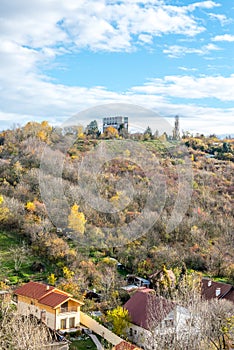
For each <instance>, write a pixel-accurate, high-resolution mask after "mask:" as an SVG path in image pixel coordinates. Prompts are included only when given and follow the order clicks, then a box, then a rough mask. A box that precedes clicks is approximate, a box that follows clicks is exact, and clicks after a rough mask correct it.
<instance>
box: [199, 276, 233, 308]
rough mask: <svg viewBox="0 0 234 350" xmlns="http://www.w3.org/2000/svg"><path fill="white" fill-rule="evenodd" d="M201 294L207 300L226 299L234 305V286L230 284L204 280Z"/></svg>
mask: <svg viewBox="0 0 234 350" xmlns="http://www.w3.org/2000/svg"><path fill="white" fill-rule="evenodd" d="M201 293H202V298H203V299H205V300H211V299H226V300H229V301H231V302H233V303H234V286H233V285H231V284H228V283H222V282H216V281H212V280H211V279H209V278H202V281H201Z"/></svg>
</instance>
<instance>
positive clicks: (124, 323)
mask: <svg viewBox="0 0 234 350" xmlns="http://www.w3.org/2000/svg"><path fill="white" fill-rule="evenodd" d="M107 320H108V321H109V322H110V323H111V324H112V327H113V332H114V333H115V334H117V335H119V336H126V330H127V327H128V326H129V323H130V316H129V313H128V310H126V309H124V308H123V307H121V306H117V307H116V308H115V309H113V310H108V311H107Z"/></svg>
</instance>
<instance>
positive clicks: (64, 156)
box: [0, 122, 234, 307]
mask: <svg viewBox="0 0 234 350" xmlns="http://www.w3.org/2000/svg"><path fill="white" fill-rule="evenodd" d="M115 137H116V136H115V135H101V136H100V137H93V136H92V135H91V136H87V135H85V134H83V133H82V132H80V131H79V130H76V132H74V130H66V131H64V130H60V129H55V128H52V127H51V126H50V125H49V124H48V123H47V122H42V123H41V124H39V123H34V122H32V123H28V124H27V125H26V126H24V127H22V128H16V129H14V130H6V131H4V132H2V133H1V134H0V164H1V167H0V206H1V214H0V224H1V233H0V240H1V243H2V244H1V248H0V249H1V252H0V261H1V272H0V279H1V281H6V282H7V283H8V284H15V283H19V282H23V281H28V280H29V279H39V280H40V279H41V280H46V279H47V278H49V281H50V282H51V283H54V282H55V280H56V279H57V282H59V283H60V285H61V286H62V287H63V288H64V289H66V290H70V291H72V293H74V294H75V295H77V296H80V295H81V294H82V293H83V292H84V290H86V289H89V288H96V289H97V290H99V291H102V292H103V293H106V302H108V303H111V302H112V299H113V298H115V297H114V296H113V291H115V290H117V289H118V288H117V287H118V285H119V284H121V283H122V282H123V281H122V277H121V275H119V274H116V272H114V273H113V274H112V275H110V274H109V276H108V273H109V272H110V271H112V270H110V269H111V264H110V262H108V261H107V260H106V261H105V259H103V258H105V257H107V256H111V257H113V258H116V259H117V260H118V261H119V262H120V263H122V264H123V265H124V267H125V271H127V272H130V273H137V274H138V275H140V276H142V277H147V276H148V275H149V274H151V273H153V272H155V271H157V270H159V269H161V268H162V266H163V265H165V266H166V267H167V268H168V269H173V270H174V271H175V272H176V273H177V275H179V273H180V271H181V269H182V268H183V266H186V268H187V270H188V271H192V270H195V271H197V272H201V273H202V274H204V275H209V276H212V277H214V278H219V279H222V280H224V281H227V282H230V283H233V282H234V264H233V261H234V260H233V259H234V248H233V246H234V245H233V243H234V242H233V216H232V208H233V199H232V197H231V196H232V194H233V168H234V163H233V140H231V139H229V140H223V141H220V140H218V139H217V138H215V136H213V137H209V138H206V137H204V136H197V137H192V136H188V135H184V138H183V139H182V143H183V144H184V146H185V147H186V149H187V151H186V152H188V156H189V158H190V160H191V166H192V171H193V181H192V184H191V185H192V189H193V193H192V197H191V202H190V204H189V206H188V207H187V208H186V213H185V215H184V217H183V220H182V221H181V222H180V224H179V225H178V226H177V227H176V228H174V229H173V230H172V231H170V232H168V231H167V230H166V226H167V223H168V220H169V218H170V216H171V213H172V211H173V208H174V205H175V201H176V198H177V194H178V181H179V180H178V168H177V166H178V165H182V166H183V164H184V159H183V157H182V156H181V154H180V153H179V152H177V153H175V152H173V151H172V150H173V147H175V145H176V143H175V142H174V141H171V140H165V139H163V138H162V137H161V138H160V137H158V138H153V137H152V138H149V137H148V136H147V137H145V136H144V135H137V136H136V135H134V137H133V136H131V135H130V136H129V137H130V138H131V139H134V141H132V142H135V144H134V147H133V148H132V149H130V150H129V149H126V151H125V158H126V159H124V157H122V158H121V159H119V158H118V157H113V158H112V159H105V154H106V153H105V154H104V159H103V164H101V165H102V166H101V167H100V169H99V167H98V166H97V170H99V171H100V176H99V177H98V180H99V184H98V191H99V192H100V194H101V198H102V199H103V201H104V203H106V201H108V202H110V203H113V205H114V206H115V208H117V209H119V210H116V211H115V212H111V210H109V211H108V210H106V211H105V210H101V209H100V210H97V208H92V207H91V204H92V203H90V198H91V199H92V200H93V201H95V193H96V192H94V196H93V197H92V196H91V197H90V198H88V195H90V193H91V191H96V190H95V189H94V188H93V187H92V180H93V179H92V176H93V175H92V172H90V169H89V168H88V166H89V165H90V164H96V165H97V163H98V160H99V159H101V158H100V157H101V155H100V154H101V153H100V154H99V153H98V157H99V158H98V157H97V158H95V157H96V155H97V152H100V149H99V148H98V147H99V145H100V144H101V143H102V144H103V145H104V146H102V147H107V149H109V150H111V151H112V152H113V154H114V155H115V154H118V152H119V150H116V149H114V148H113V147H116V143H114V144H113V146H112V141H113V138H115ZM117 141H119V142H121V140H120V139H118V140H116V142H117ZM127 145H131V144H129V143H127ZM45 147H47V148H45ZM121 147H122V146H121ZM47 149H49V150H50V151H49V152H51V153H48V154H50V157H49V158H48V159H47V161H48V160H49V161H48V164H49V163H50V165H48V164H47V163H46V162H45V164H47V166H48V169H49V170H48V174H47V177H46V180H45V178H44V180H43V181H44V183H45V181H46V191H44V192H43V189H42V186H41V184H40V183H39V179H40V166H41V163H42V159H43V157H44V156H43V151H44V152H45V150H47ZM141 150H142V154H141ZM92 152H93V153H92ZM116 152H117V153H116ZM134 152H135V153H134ZM144 152H146V153H145V154H146V155H147V159H145V156H144ZM90 154H91V155H92V154H94V156H93V160H92V161H94V163H87V167H86V168H84V170H83V173H82V176H83V179H85V182H84V184H86V185H87V188H86V189H85V188H83V189H81V188H80V187H79V182H78V180H79V176H81V175H80V173H79V169H80V168H81V167H82V166H84V165H82V164H84V162H85V161H87V159H89V157H91V156H90ZM44 155H45V153H44ZM131 157H132V158H131ZM130 159H132V161H130ZM135 160H137V161H138V164H137V163H136V162H135ZM56 161H57V163H56ZM59 162H60V163H59ZM62 162H63V163H62ZM82 162H83V163H82ZM95 162H96V163H95ZM147 162H149V166H148V165H147ZM151 162H152V164H157V172H158V173H157V174H158V176H159V177H160V176H161V175H162V179H163V180H161V182H159V184H162V185H163V186H164V185H165V186H166V190H165V193H166V194H165V193H164V192H160V191H159V192H158V193H159V194H160V195H162V198H161V201H162V203H161V202H160V201H159V199H158V198H157V201H155V202H154V200H155V198H156V197H152V198H151V197H150V196H151V194H150V187H149V186H150V182H149V177H150V175H152V174H151V173H150V164H151ZM51 164H53V167H52V165H51ZM56 164H57V166H56ZM141 165H143V166H144V165H145V166H146V167H148V169H147V172H146V171H145V169H143V168H142V167H141ZM50 167H51V168H50ZM60 168H62V175H61V177H62V179H60V178H59V177H58V175H59V172H56V170H57V169H60ZM151 170H152V169H151ZM58 171H60V170H58ZM125 176H127V177H128V181H130V182H131V185H130V184H129V183H128V182H127V184H128V185H129V187H128V188H129V193H130V192H131V191H130V189H131V186H133V187H134V191H135V192H134V195H133V197H132V198H130V199H131V200H129V193H128V191H127V192H126V191H124V190H123V188H122V187H121V186H123V185H124V183H122V182H121V181H122V179H124V181H125V180H126V179H125ZM60 180H61V181H62V182H59V181H60ZM158 181H159V180H158ZM59 183H60V185H61V183H62V189H63V192H62V193H63V196H64V197H63V198H60V197H58V198H57V197H54V198H53V199H54V204H53V205H52V206H51V203H50V208H48V207H46V206H45V203H44V199H45V198H46V199H47V200H48V198H49V199H50V198H52V197H53V193H52V192H53V191H54V187H53V186H57V187H55V188H56V189H58V186H59ZM54 184H55V185H54ZM56 184H57V185H56ZM89 186H90V187H89ZM52 190H53V191H52ZM85 190H87V191H88V192H84V191H85ZM82 191H83V192H82ZM81 192H82V193H81ZM86 193H87V194H88V195H87V197H85V195H86ZM158 193H157V196H158ZM81 194H82V195H81ZM183 196H186V192H184V193H183ZM164 197H165V198H164ZM64 198H66V205H65V206H63V205H64V202H63V200H64ZM148 198H151V203H150V204H149V207H150V208H151V209H152V208H153V209H152V210H153V211H154V212H155V215H158V216H159V218H158V220H156V221H155V223H153V224H151V225H150V226H149V229H147V227H146V228H143V229H142V232H133V235H132V236H131V232H126V231H124V230H123V229H122V227H127V226H126V225H127V224H129V223H130V224H131V223H133V224H134V223H135V222H136V221H137V220H138V218H139V217H140V214H141V213H142V212H143V210H144V207H145V206H146V205H148V204H147V200H148ZM156 202H157V205H156V204H155V203H156ZM99 203H100V202H99ZM159 204H160V205H159ZM153 205H154V206H153ZM61 208H62V209H61ZM52 210H54V212H53V215H52V216H51V211H52ZM48 214H50V216H49V215H48ZM64 217H65V219H66V220H65V219H64ZM51 218H52V221H51ZM144 218H146V220H145V222H146V221H147V220H148V217H147V216H146V215H145V216H144ZM56 220H57V221H56ZM56 222H57V223H59V225H55V224H56ZM133 224H132V225H133ZM141 224H142V225H144V224H145V223H144V222H142V223H141ZM124 225H125V226H124ZM56 226H57V227H56ZM128 227H129V226H128ZM132 227H134V226H132ZM22 256H24V258H22ZM21 260H22V261H21ZM38 262H41V265H40V264H39V267H38ZM53 274H54V275H53ZM108 278H109V279H108ZM107 285H108V286H110V288H109V287H108V288H107V287H106V286H107ZM87 307H89V306H87Z"/></svg>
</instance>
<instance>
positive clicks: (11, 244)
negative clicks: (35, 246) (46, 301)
mask: <svg viewBox="0 0 234 350" xmlns="http://www.w3.org/2000/svg"><path fill="white" fill-rule="evenodd" d="M22 244H23V239H22V237H20V236H19V235H17V234H16V233H13V232H12V233H10V232H5V231H0V281H4V280H5V279H7V280H9V284H12V285H14V284H18V283H21V282H24V283H25V282H28V281H29V280H44V279H46V277H47V275H48V271H46V272H42V273H39V272H34V271H32V269H31V266H32V264H33V262H34V261H36V260H39V258H36V257H35V256H33V255H31V254H30V252H29V253H27V255H26V256H25V259H24V261H23V262H22V265H21V266H20V268H19V270H18V271H16V270H15V263H14V259H13V256H12V253H11V251H10V249H11V248H17V247H19V246H22ZM40 260H41V259H40Z"/></svg>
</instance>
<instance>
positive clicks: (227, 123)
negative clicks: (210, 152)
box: [0, 0, 234, 135]
mask: <svg viewBox="0 0 234 350" xmlns="http://www.w3.org/2000/svg"><path fill="white" fill-rule="evenodd" d="M233 49H234V1H232V0H217V1H210V0H207V1H192V0H142V1H137V0H69V1H68V0H59V1H57V0H56V1H55V0H33V1H28V0H1V8H0V91H1V93H0V130H3V129H5V128H11V127H13V126H14V125H24V124H25V123H26V122H28V121H38V122H41V121H43V120H48V121H49V122H50V123H51V124H52V125H60V124H61V123H64V122H65V121H66V120H67V119H68V118H70V117H72V116H73V115H79V113H80V112H82V111H84V110H86V109H87V108H90V107H95V106H99V105H102V104H109V103H123V104H125V103H126V104H134V105H137V106H141V107H144V108H147V109H150V110H151V111H153V112H155V114H157V115H159V116H161V117H163V118H166V120H167V121H169V123H171V125H172V124H173V123H174V116H175V115H179V116H180V127H181V129H182V130H187V131H190V132H192V133H195V132H199V133H204V134H213V133H215V134H217V135H220V134H223V135H229V134H234V122H233V120H234V117H233V116H234V70H233V68H234V50H233ZM101 117H102V116H100V115H97V118H96V119H97V120H98V121H100V120H101ZM132 119H133V118H131V120H130V125H131V123H132V124H134V125H135V126H137V125H138V124H139V125H140V123H142V124H143V127H144V125H145V126H146V127H147V126H148V124H150V126H151V127H152V129H153V127H154V125H153V122H152V120H148V119H147V115H146V116H145V119H144V120H142V118H141V120H140V118H139V117H138V116H135V118H134V120H132ZM87 122H88V118H87ZM151 123H152V125H151ZM141 126H142V125H141ZM153 131H154V130H153Z"/></svg>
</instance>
